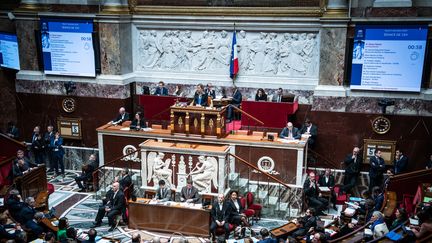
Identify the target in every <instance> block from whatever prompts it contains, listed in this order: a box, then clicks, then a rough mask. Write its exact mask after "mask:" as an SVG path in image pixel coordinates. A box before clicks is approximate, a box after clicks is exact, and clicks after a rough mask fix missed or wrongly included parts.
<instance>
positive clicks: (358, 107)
mask: <svg viewBox="0 0 432 243" xmlns="http://www.w3.org/2000/svg"><path fill="white" fill-rule="evenodd" d="M382 99H383V98H378V97H352V96H351V97H323V96H319V97H318V96H313V103H312V108H311V109H312V111H331V112H351V113H366V114H381V112H382V111H381V107H380V106H379V105H378V102H379V101H380V100H382ZM390 100H392V101H394V102H395V104H394V105H393V106H388V107H387V110H386V111H387V114H392V115H417V116H432V103H431V102H430V100H421V99H415V98H413V99H409V98H395V99H390Z"/></svg>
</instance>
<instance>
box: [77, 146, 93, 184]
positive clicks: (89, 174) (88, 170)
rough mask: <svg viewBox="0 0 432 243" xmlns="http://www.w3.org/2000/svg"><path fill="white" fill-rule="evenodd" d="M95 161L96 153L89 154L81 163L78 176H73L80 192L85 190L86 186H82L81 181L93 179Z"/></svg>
mask: <svg viewBox="0 0 432 243" xmlns="http://www.w3.org/2000/svg"><path fill="white" fill-rule="evenodd" d="M95 161H96V155H95V154H90V156H89V159H88V162H87V163H86V164H85V165H83V167H82V173H81V175H80V176H77V177H75V182H76V183H77V185H78V188H80V190H79V191H80V192H85V191H86V189H87V188H85V187H84V185H83V184H82V182H83V181H84V182H85V181H91V180H92V179H93V172H94V170H95V169H96V168H94V164H95Z"/></svg>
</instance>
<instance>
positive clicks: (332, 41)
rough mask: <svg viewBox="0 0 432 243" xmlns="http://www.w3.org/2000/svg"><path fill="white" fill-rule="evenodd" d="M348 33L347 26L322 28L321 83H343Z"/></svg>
mask: <svg viewBox="0 0 432 243" xmlns="http://www.w3.org/2000/svg"><path fill="white" fill-rule="evenodd" d="M346 34H347V29H346V28H322V29H321V47H320V54H319V55H320V67H319V84H321V85H338V86H340V85H342V83H343V78H344V64H345V46H346Z"/></svg>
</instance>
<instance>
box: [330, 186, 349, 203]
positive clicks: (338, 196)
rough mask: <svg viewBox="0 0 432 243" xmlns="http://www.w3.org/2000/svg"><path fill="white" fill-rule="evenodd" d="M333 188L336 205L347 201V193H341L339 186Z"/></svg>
mask: <svg viewBox="0 0 432 243" xmlns="http://www.w3.org/2000/svg"><path fill="white" fill-rule="evenodd" d="M333 190H334V192H335V194H336V204H337V205H343V204H345V202H347V201H348V195H347V194H345V193H341V191H340V187H339V186H335V187H334V188H333Z"/></svg>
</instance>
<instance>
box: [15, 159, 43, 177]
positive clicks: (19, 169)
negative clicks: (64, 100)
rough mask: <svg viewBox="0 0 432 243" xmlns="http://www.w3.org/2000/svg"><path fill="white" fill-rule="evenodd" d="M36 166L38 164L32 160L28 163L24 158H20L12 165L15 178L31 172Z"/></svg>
mask: <svg viewBox="0 0 432 243" xmlns="http://www.w3.org/2000/svg"><path fill="white" fill-rule="evenodd" d="M34 167H37V165H35V164H33V163H31V162H30V161H29V163H27V162H26V161H25V159H24V158H22V159H18V160H17V161H16V162H15V163H14V164H13V166H12V175H13V178H17V177H19V176H23V175H25V174H28V173H30V171H31V170H32V169H33V168H34Z"/></svg>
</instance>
